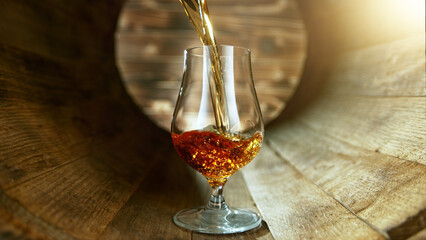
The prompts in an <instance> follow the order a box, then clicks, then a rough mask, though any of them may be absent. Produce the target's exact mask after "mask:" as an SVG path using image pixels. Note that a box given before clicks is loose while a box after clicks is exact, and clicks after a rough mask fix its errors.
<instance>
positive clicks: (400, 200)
mask: <svg viewBox="0 0 426 240" xmlns="http://www.w3.org/2000/svg"><path fill="white" fill-rule="evenodd" d="M267 136H268V137H269V141H268V142H269V143H270V144H271V146H272V147H273V149H274V150H275V151H277V152H279V154H280V155H281V156H283V157H284V158H285V159H288V161H289V162H290V163H291V164H292V165H294V166H295V168H296V169H297V170H299V171H300V172H301V173H302V174H303V175H304V176H306V177H307V178H308V179H309V180H311V181H312V182H313V183H315V184H316V185H318V186H319V187H321V188H322V189H324V191H325V192H326V193H328V194H329V195H330V196H332V197H333V198H335V199H337V200H338V201H339V202H341V204H342V205H343V206H345V207H347V208H348V209H349V210H350V211H352V212H353V213H355V214H356V215H357V216H358V217H360V218H361V219H363V220H365V221H366V222H368V223H369V224H371V225H372V226H374V227H375V228H377V229H378V230H380V231H381V232H386V233H388V234H389V235H391V234H390V232H392V231H394V230H395V229H398V228H399V227H401V231H402V232H405V237H408V236H411V235H412V234H414V233H416V231H419V230H420V229H422V228H424V227H426V226H425V225H424V222H422V221H420V220H419V219H418V218H416V216H418V215H419V214H421V211H422V210H423V209H425V208H426V195H425V192H424V189H425V183H426V166H425V165H422V164H419V163H417V162H412V161H405V160H401V159H398V158H395V157H391V156H388V155H385V154H381V153H378V152H375V151H369V150H365V149H363V148H360V147H356V146H353V145H350V144H348V143H346V141H341V140H338V139H336V138H335V137H334V136H333V135H332V134H326V133H324V132H322V131H317V130H315V129H313V128H311V127H309V125H305V124H304V123H300V121H297V122H294V123H287V124H283V125H282V126H280V127H274V128H271V129H269V130H268V132H267ZM412 221H414V222H412ZM416 221H417V222H416ZM418 221H420V222H418ZM404 223H406V224H410V225H411V226H413V227H414V229H413V228H406V227H404V226H403V224H404ZM419 228H420V229H419ZM271 229H272V228H271Z"/></svg>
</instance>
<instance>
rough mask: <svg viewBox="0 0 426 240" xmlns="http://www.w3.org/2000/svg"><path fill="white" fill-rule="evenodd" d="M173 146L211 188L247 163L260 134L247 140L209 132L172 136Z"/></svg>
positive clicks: (255, 149)
mask: <svg viewBox="0 0 426 240" xmlns="http://www.w3.org/2000/svg"><path fill="white" fill-rule="evenodd" d="M172 139H173V144H174V146H175V148H176V150H177V152H178V153H179V155H180V157H181V158H182V159H183V160H184V161H185V162H186V163H187V164H188V165H189V166H191V167H192V168H194V169H195V170H197V171H198V172H200V173H201V174H203V175H204V176H205V177H206V178H207V180H208V181H209V183H210V185H211V186H212V187H214V186H220V185H223V184H224V183H225V182H226V180H227V179H228V178H229V177H230V176H231V175H232V174H233V173H235V172H236V171H238V169H240V168H242V167H244V166H245V165H246V164H248V163H249V162H250V161H251V160H253V158H254V157H255V156H256V154H257V153H258V152H259V149H260V146H261V144H262V133H261V132H256V133H255V134H254V135H253V136H252V137H250V138H246V139H245V138H242V137H241V136H239V135H237V136H234V137H232V138H230V137H225V136H223V135H219V134H217V133H213V132H209V131H198V130H194V131H189V132H184V133H182V134H175V133H172Z"/></svg>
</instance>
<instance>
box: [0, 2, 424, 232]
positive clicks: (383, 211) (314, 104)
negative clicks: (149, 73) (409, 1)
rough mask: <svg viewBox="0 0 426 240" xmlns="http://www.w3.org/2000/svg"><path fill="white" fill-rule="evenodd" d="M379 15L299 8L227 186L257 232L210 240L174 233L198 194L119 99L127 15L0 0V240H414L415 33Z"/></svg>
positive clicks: (143, 119) (106, 5)
mask: <svg viewBox="0 0 426 240" xmlns="http://www.w3.org/2000/svg"><path fill="white" fill-rule="evenodd" d="M388 2H389V1H385V0H377V1H374V2H373V1H369V0H361V1H343V0H342V1H331V0H321V1H307V0H306V1H305V0H303V1H298V3H299V8H300V11H301V13H302V16H303V20H304V24H305V27H306V31H307V38H308V48H307V50H306V54H307V57H306V62H305V64H304V70H303V75H302V76H301V77H300V76H299V77H300V79H297V81H296V82H295V83H294V84H296V85H297V83H298V82H299V80H300V82H299V84H298V86H297V88H296V89H294V87H295V85H291V87H292V88H291V89H288V90H286V91H287V93H283V95H282V96H288V93H290V92H293V91H295V93H294V96H293V97H292V98H291V99H288V102H287V103H285V104H286V106H287V107H286V109H285V111H284V112H283V113H282V114H280V115H279V116H278V117H277V118H275V119H271V121H272V122H271V123H270V124H269V125H268V127H267V129H266V135H265V142H264V145H263V147H262V149H261V151H260V153H259V154H258V156H257V157H256V159H255V160H254V161H253V162H252V163H250V164H249V165H248V166H247V167H245V168H244V169H243V170H242V171H240V172H238V173H237V174H235V175H234V176H233V177H232V178H231V180H230V181H229V183H227V185H226V187H225V198H226V199H227V202H228V203H229V205H231V206H238V207H245V208H249V209H252V210H254V211H258V212H259V213H260V214H261V215H262V217H263V220H264V221H263V223H262V227H261V228H259V229H257V230H253V231H249V232H246V233H242V234H232V235H224V236H222V235H206V234H198V233H193V232H190V231H187V230H183V229H181V228H178V227H176V226H175V225H174V224H173V222H172V216H173V214H175V213H176V212H177V211H179V210H181V209H183V208H187V207H192V206H197V205H204V204H205V203H206V202H207V198H208V194H209V189H208V186H207V183H206V181H205V180H204V179H203V178H202V177H201V176H199V175H198V174H196V173H195V172H194V171H193V170H192V169H190V168H189V167H187V166H185V164H184V163H183V162H182V161H181V160H180V159H179V157H178V156H177V154H176V153H175V151H174V150H173V146H172V144H171V141H170V135H169V133H168V132H167V131H166V130H164V129H162V128H160V127H158V126H157V125H156V124H155V123H154V122H153V121H152V120H151V119H149V118H148V117H147V116H146V115H145V114H143V113H142V111H141V110H140V108H139V106H138V105H137V104H136V103H135V102H134V101H132V98H135V95H134V93H133V96H132V97H130V96H129V94H128V93H127V91H126V88H128V85H126V86H125V85H124V84H123V81H122V79H121V76H120V74H119V71H118V68H117V60H116V52H115V41H116V39H115V30H116V24H117V20H118V18H119V13H120V9H122V8H123V7H124V2H123V1H121V0H115V1H108V2H106V1H90V2H87V1H82V0H76V1H72V2H61V1H55V0H48V1H23V0H0V239H411V240H414V239H426V230H425V227H426V221H425V219H426V210H425V209H426V191H425V190H426V158H425V153H426V116H425V115H426V98H425V95H426V94H425V85H424V82H425V56H424V52H425V45H424V43H425V35H424V23H422V24H420V25H418V26H417V25H415V24H414V22H416V23H418V22H417V20H418V19H414V18H413V19H414V20H410V19H411V18H410V16H411V15H410V16H405V18H404V21H405V22H404V23H401V21H400V19H401V18H398V17H395V16H398V15H395V14H396V13H399V11H397V10H398V8H397V7H396V8H395V7H393V8H390V7H389V6H390V5H388ZM392 2H393V3H395V4H396V3H397V2H398V1H392ZM131 3H133V4H141V5H143V6H152V7H156V6H159V4H160V6H163V5H161V4H166V5H167V4H169V3H170V1H166V0H158V1H153V0H145V1H142V0H141V1H131ZM217 3H218V4H219V5H220V4H223V5H226V4H231V3H230V2H229V1H224V0H218V1H217ZM283 4H284V5H285V4H288V5H286V6H292V5H291V4H294V2H293V1H279V0H267V1H260V0H259V1H257V0H256V1H251V2H250V4H246V5H245V4H241V3H240V5H238V7H237V8H238V9H243V10H244V11H245V10H247V9H250V7H251V6H252V5H253V6H255V5H262V6H269V8H268V7H265V8H264V11H273V10H274V9H275V8H274V6H281V7H282V6H284V5H283ZM423 4H424V3H423ZM401 6H402V5H401ZM423 6H424V5H423ZM379 7H380V8H379ZM378 9H380V12H381V14H385V15H386V14H388V15H387V16H392V17H388V18H386V17H383V15H381V16H382V17H380V18H379V17H377V15H376V13H377V12H378V11H379V10H378ZM395 9H396V10H395ZM420 9H421V8H420ZM146 14H147V15H146V16H149V13H146ZM401 14H402V13H401ZM247 15H249V13H247ZM414 15H415V14H412V16H414ZM146 16H145V17H146ZM156 16H157V15H156ZM161 16H167V14H164V15H161ZM401 17H402V16H401ZM423 17H424V7H423ZM271 18H272V17H271ZM295 18H296V16H295ZM297 19H299V16H297ZM165 20H167V18H165ZM144 21H145V20H144ZM227 21H231V20H227ZM234 21H237V19H234ZM412 21H414V22H412ZM155 22H156V21H154V23H155ZM272 22H274V23H275V21H272ZM371 22H374V23H375V24H371ZM423 22H424V21H423ZM157 23H158V22H157ZM224 23H226V22H224ZM224 23H223V24H224ZM158 24H160V23H158ZM283 24H286V21H285V20H283ZM388 24H389V25H388ZM388 26H392V27H388ZM407 26H409V27H407ZM416 26H417V27H416ZM299 30H300V29H299ZM299 30H298V31H299ZM361 36H362V37H361ZM302 40H303V39H302ZM303 41H304V40H303ZM141 44H142V45H143V44H144V43H143V42H142V43H141ZM299 44H300V45H297V44H296V46H303V44H304V43H303V42H299ZM297 56H299V57H300V56H301V57H304V55H303V54H299V55H297ZM145 67H147V66H145ZM148 68H149V66H148ZM165 71H166V70H165ZM294 73H296V72H294ZM280 79H281V80H282V83H283V84H285V82H286V81H287V80H286V78H285V77H282V78H280ZM277 86H281V87H282V88H283V89H284V88H285V87H283V86H282V85H279V84H278V85H277ZM277 88H278V87H277ZM286 91H284V92H286ZM273 94H279V91H277V92H276V93H273ZM286 94H287V95H286ZM142 97H144V96H142ZM286 99H287V98H286ZM138 104H139V105H140V103H138ZM283 105H284V104H283Z"/></svg>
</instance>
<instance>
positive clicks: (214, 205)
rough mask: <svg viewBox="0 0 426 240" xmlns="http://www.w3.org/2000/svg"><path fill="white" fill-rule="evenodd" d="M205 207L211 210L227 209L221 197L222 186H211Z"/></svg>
mask: <svg viewBox="0 0 426 240" xmlns="http://www.w3.org/2000/svg"><path fill="white" fill-rule="evenodd" d="M207 209H211V210H228V205H226V202H225V198H224V197H223V186H214V187H213V188H212V195H211V196H210V200H209V203H208V204H207Z"/></svg>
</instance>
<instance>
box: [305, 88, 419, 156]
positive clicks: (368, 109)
mask: <svg viewBox="0 0 426 240" xmlns="http://www.w3.org/2000/svg"><path fill="white" fill-rule="evenodd" d="M425 109H426V100H425V98H424V97H398V98H394V97H349V96H345V97H344V96H340V95H327V97H324V98H322V99H320V100H318V101H317V102H316V103H315V104H314V106H313V107H312V108H311V109H309V110H307V111H306V112H305V113H304V116H303V117H301V118H300V119H301V121H303V122H304V123H306V124H308V125H309V126H311V127H312V128H314V129H316V130H317V131H319V132H322V133H323V134H327V135H330V136H333V137H334V138H336V139H339V140H340V141H343V142H347V143H349V144H351V145H354V146H357V147H361V148H365V149H368V150H370V151H376V152H380V153H383V154H387V155H390V156H394V157H398V158H401V159H406V160H409V161H414V162H418V163H421V164H426V116H425Z"/></svg>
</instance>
